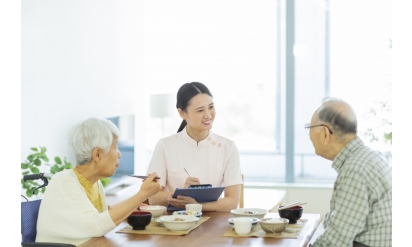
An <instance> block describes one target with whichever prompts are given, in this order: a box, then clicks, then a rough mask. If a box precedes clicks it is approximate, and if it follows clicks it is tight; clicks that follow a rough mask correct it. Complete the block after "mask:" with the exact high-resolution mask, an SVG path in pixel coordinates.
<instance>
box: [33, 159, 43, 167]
mask: <svg viewBox="0 0 412 247" xmlns="http://www.w3.org/2000/svg"><path fill="white" fill-rule="evenodd" d="M33 163H34V165H36V166H40V165H41V161H40V160H39V159H35V160H34V162H33Z"/></svg>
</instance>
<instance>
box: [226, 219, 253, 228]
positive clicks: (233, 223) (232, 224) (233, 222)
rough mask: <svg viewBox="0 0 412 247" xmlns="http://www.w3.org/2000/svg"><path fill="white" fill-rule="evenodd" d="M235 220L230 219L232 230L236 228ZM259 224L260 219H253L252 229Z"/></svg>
mask: <svg viewBox="0 0 412 247" xmlns="http://www.w3.org/2000/svg"><path fill="white" fill-rule="evenodd" d="M234 219H235V218H230V219H228V221H229V224H230V226H231V227H232V228H234V227H235V226H234V225H235V221H234ZM258 222H259V219H258V218H252V229H253V228H254V227H255V226H256V225H257V223H258Z"/></svg>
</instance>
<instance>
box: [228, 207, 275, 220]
mask: <svg viewBox="0 0 412 247" xmlns="http://www.w3.org/2000/svg"><path fill="white" fill-rule="evenodd" d="M230 212H231V213H232V214H233V215H234V216H235V217H252V218H258V219H262V218H263V217H264V216H265V215H266V214H267V213H269V210H267V209H263V208H237V209H232V210H231V211H230Z"/></svg>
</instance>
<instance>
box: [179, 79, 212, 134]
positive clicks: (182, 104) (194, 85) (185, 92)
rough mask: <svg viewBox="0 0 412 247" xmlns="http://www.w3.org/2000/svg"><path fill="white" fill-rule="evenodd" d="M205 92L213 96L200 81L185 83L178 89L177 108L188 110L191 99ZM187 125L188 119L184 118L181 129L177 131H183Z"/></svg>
mask: <svg viewBox="0 0 412 247" xmlns="http://www.w3.org/2000/svg"><path fill="white" fill-rule="evenodd" d="M203 93H205V94H208V95H209V96H210V97H213V96H212V93H211V92H210V91H209V89H208V88H207V87H206V86H205V85H203V84H202V83H200V82H190V83H185V84H183V85H182V86H181V87H180V88H179V91H177V101H176V108H180V109H182V111H184V112H186V108H187V106H188V105H189V101H190V100H191V99H192V98H193V97H195V96H196V95H198V94H203ZM186 125H187V123H186V120H184V119H183V121H182V123H181V124H180V127H179V129H178V130H177V133H179V132H180V131H182V130H183V129H184V128H185V126H186Z"/></svg>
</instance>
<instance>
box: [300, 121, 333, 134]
mask: <svg viewBox="0 0 412 247" xmlns="http://www.w3.org/2000/svg"><path fill="white" fill-rule="evenodd" d="M319 126H323V127H326V128H328V130H329V133H330V134H331V135H333V132H332V130H330V128H329V127H328V126H327V125H325V124H318V125H312V126H310V124H305V130H306V133H308V135H309V134H310V128H313V127H319Z"/></svg>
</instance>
